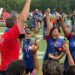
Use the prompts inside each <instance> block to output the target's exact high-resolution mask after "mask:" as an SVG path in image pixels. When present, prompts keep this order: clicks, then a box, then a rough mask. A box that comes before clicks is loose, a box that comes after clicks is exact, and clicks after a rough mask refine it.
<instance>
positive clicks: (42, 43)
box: [0, 27, 68, 75]
mask: <svg viewBox="0 0 75 75" xmlns="http://www.w3.org/2000/svg"><path fill="white" fill-rule="evenodd" d="M5 29H6V28H3V27H2V28H0V32H4V31H5ZM42 34H43V31H42V30H40V32H39V35H42ZM60 35H61V36H64V34H63V33H62V32H61V34H60ZM0 38H1V35H0ZM38 39H39V38H38ZM66 43H67V44H68V41H67V40H66ZM46 47H47V43H46V41H45V40H40V42H39V50H38V51H41V52H42V51H44V52H46ZM42 56H43V58H44V54H43V55H42ZM64 59H65V56H64V57H63V58H62V59H61V60H60V63H63V62H64ZM0 61H1V59H0ZM42 63H43V59H39V72H38V75H41V72H42Z"/></svg>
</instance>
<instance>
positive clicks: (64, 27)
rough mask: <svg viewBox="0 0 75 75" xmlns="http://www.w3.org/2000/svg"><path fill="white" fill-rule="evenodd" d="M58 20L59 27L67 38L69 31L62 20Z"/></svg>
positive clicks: (60, 18)
mask: <svg viewBox="0 0 75 75" xmlns="http://www.w3.org/2000/svg"><path fill="white" fill-rule="evenodd" d="M59 20H60V25H61V27H62V29H63V32H64V34H65V35H66V36H68V35H69V31H68V29H67V27H66V24H65V22H64V20H63V18H62V17H61V16H59Z"/></svg>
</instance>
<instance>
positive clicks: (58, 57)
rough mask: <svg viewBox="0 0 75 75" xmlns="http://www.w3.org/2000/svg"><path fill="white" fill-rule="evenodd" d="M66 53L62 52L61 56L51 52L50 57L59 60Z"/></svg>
mask: <svg viewBox="0 0 75 75" xmlns="http://www.w3.org/2000/svg"><path fill="white" fill-rule="evenodd" d="M64 55H65V53H63V52H62V53H61V54H60V55H59V56H53V55H51V54H49V58H52V59H53V60H59V59H61V58H62V57H63V56H64Z"/></svg>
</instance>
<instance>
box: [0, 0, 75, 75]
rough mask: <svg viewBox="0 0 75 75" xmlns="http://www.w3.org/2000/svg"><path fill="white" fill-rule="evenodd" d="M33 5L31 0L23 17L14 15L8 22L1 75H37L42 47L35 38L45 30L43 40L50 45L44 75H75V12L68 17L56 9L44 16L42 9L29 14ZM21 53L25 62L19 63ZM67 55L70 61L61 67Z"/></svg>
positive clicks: (1, 50) (1, 43) (1, 46)
mask: <svg viewBox="0 0 75 75" xmlns="http://www.w3.org/2000/svg"><path fill="white" fill-rule="evenodd" d="M30 4H31V0H26V4H25V6H24V8H23V10H22V11H21V12H20V15H19V17H16V16H15V15H11V16H9V17H7V18H6V26H7V29H6V30H5V33H4V34H3V35H2V37H1V40H0V53H1V65H0V75H26V74H29V73H30V75H37V73H38V71H39V63H38V58H37V51H38V49H39V43H38V40H37V38H36V36H35V35H36V34H38V33H39V31H40V29H43V40H46V43H47V48H46V52H45V56H44V59H43V65H42V73H41V75H71V74H72V75H74V74H75V10H74V13H73V14H70V13H69V12H68V13H67V15H65V16H64V13H63V12H57V11H56V10H55V9H54V10H53V12H52V13H51V10H50V9H49V8H48V9H47V10H46V11H45V13H44V14H43V13H42V12H41V10H38V9H36V10H35V11H32V12H30V13H29V10H30ZM28 23H29V24H28ZM60 28H62V30H63V32H64V36H65V37H66V38H67V40H68V41H69V46H68V45H66V42H65V39H61V38H59V35H60ZM33 36H35V37H33ZM31 37H32V38H31ZM22 40H23V47H22V46H21V43H22ZM21 52H23V58H22V60H19V53H21ZM64 55H66V58H65V61H64V64H61V63H60V62H59V60H60V59H61V58H62V57H63V56H64Z"/></svg>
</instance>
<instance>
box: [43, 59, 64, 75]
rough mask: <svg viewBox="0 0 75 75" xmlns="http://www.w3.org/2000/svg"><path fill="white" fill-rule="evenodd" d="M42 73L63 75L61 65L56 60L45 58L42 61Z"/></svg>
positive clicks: (45, 74)
mask: <svg viewBox="0 0 75 75" xmlns="http://www.w3.org/2000/svg"><path fill="white" fill-rule="evenodd" d="M42 71H43V75H63V67H62V66H61V65H60V64H59V63H57V62H56V61H51V60H47V61H45V62H44V63H43V68H42Z"/></svg>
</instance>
